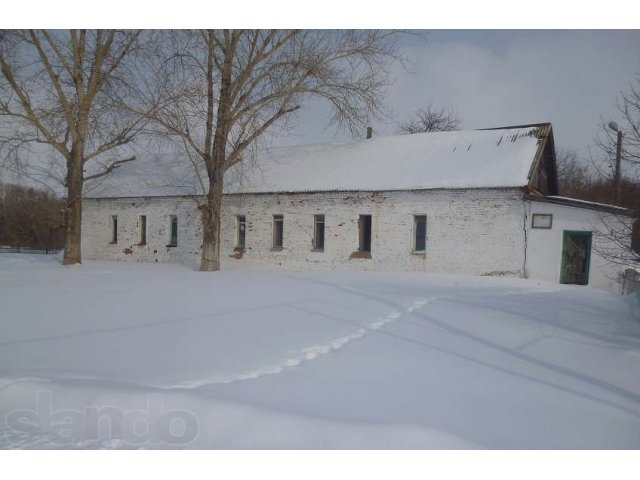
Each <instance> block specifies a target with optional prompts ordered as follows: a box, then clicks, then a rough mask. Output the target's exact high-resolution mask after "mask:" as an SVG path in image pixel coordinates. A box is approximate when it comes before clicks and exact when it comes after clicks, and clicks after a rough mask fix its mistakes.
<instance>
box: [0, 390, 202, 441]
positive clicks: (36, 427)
mask: <svg viewBox="0 0 640 480" xmlns="http://www.w3.org/2000/svg"><path fill="white" fill-rule="evenodd" d="M4 423H5V426H6V428H8V429H9V432H10V433H11V435H9V436H8V437H7V439H8V440H9V441H12V440H11V439H13V442H14V443H16V444H19V445H20V446H29V444H30V443H35V442H36V441H38V440H39V439H42V437H43V436H46V437H47V441H48V442H51V443H52V444H54V445H55V446H59V447H61V448H64V447H73V446H74V445H81V444H84V445H87V444H92V443H94V442H96V443H99V442H110V443H112V442H114V441H116V442H117V445H118V446H120V447H123V448H140V447H147V448H148V447H163V446H164V447H185V446H187V445H188V444H189V443H191V442H192V441H193V440H195V438H196V437H197V436H198V420H197V418H196V416H195V415H194V414H193V413H192V412H188V411H186V410H165V409H164V400H163V396H162V395H161V394H149V395H147V398H146V406H145V408H143V409H122V408H120V407H117V406H114V405H104V406H87V407H85V408H84V409H82V410H76V409H58V410H54V408H53V394H52V392H51V391H48V390H40V391H38V392H37V394H36V408H35V409H34V410H31V409H19V410H13V411H11V412H9V413H8V414H7V415H6V416H5V418H4Z"/></svg>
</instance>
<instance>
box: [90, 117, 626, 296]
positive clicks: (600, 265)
mask: <svg viewBox="0 0 640 480" xmlns="http://www.w3.org/2000/svg"><path fill="white" fill-rule="evenodd" d="M168 165H169V166H170V168H167V166H168ZM196 177H197V176H196V175H195V170H193V169H189V168H186V167H185V165H183V164H180V162H177V161H176V160H175V159H174V157H171V156H164V157H155V158H149V159H145V160H143V161H136V162H133V163H131V164H127V165H124V166H122V167H121V168H120V169H118V170H116V171H115V172H114V174H112V175H111V176H109V177H107V178H106V179H105V181H104V182H103V183H102V184H100V185H93V186H91V189H90V190H88V191H87V194H86V195H85V197H86V198H85V201H84V213H83V222H84V226H83V239H82V248H83V256H84V258H87V259H109V260H114V259H115V260H125V261H138V262H140V261H144V262H165V261H174V262H183V263H187V264H190V265H193V266H196V265H197V264H198V263H199V259H200V245H201V226H200V221H199V212H198V209H197V205H198V200H199V197H198V195H197V185H198V182H197V179H196ZM225 181H226V186H225V195H224V199H223V219H222V222H223V238H222V247H221V249H222V250H221V256H222V258H223V267H225V266H229V265H232V264H233V265H265V266H280V267H287V268H294V269H306V268H314V269H360V270H383V271H424V272H434V273H455V274H474V275H507V276H521V277H522V276H527V277H531V278H536V279H541V280H549V281H555V282H563V283H579V284H589V285H591V286H593V287H596V288H604V289H607V290H611V291H620V288H621V286H620V279H619V273H620V268H619V267H616V266H614V265H610V264H608V263H607V262H606V261H605V260H604V259H603V258H601V257H600V256H599V255H598V254H597V251H598V250H599V248H597V247H598V246H599V245H598V242H601V241H602V240H601V239H600V238H599V237H598V236H597V235H592V232H594V231H597V230H598V229H602V225H603V222H618V221H627V218H628V217H627V215H628V212H627V211H626V210H624V209H620V208H616V207H611V206H605V205H596V204H593V203H589V202H581V201H575V200H571V199H565V198H562V197H558V196H557V193H558V192H557V180H556V167H555V152H554V147H553V134H552V130H551V126H550V125H549V124H542V125H534V126H525V127H517V128H508V129H495V130H477V131H467V132H443V133H428V134H417V135H408V136H395V137H381V138H374V139H371V140H366V141H363V142H360V143H355V144H349V145H339V146H328V147H290V148H285V149H275V150H273V151H271V152H269V153H265V154H263V155H262V156H259V157H258V161H257V164H255V165H252V166H250V167H247V166H245V167H244V170H240V169H239V168H236V169H234V170H232V171H230V172H228V174H227V176H226V177H225ZM534 215H535V217H534ZM534 218H535V225H534ZM629 241H630V240H629Z"/></svg>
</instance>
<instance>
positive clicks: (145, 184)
mask: <svg viewBox="0 0 640 480" xmlns="http://www.w3.org/2000/svg"><path fill="white" fill-rule="evenodd" d="M540 132H541V130H540V129H539V126H526V127H519V128H505V129H495V130H468V131H455V132H433V133H419V134H413V135H395V136H381V137H374V138H372V139H369V140H362V141H360V142H355V143H348V144H340V145H322V146H299V147H280V148H271V149H268V150H263V151H262V152H261V153H259V154H258V155H257V157H256V159H255V160H254V161H251V162H244V163H242V164H240V165H237V166H235V167H233V168H231V169H230V170H229V171H228V172H227V173H226V175H225V193H268V192H316V191H384V190H417V189H437V188H492V187H494V188H496V187H523V186H525V185H527V184H528V183H529V175H530V172H531V169H532V165H533V163H534V160H535V158H536V155H537V152H538V149H539V137H540V135H541V134H540ZM198 185H199V183H198V181H197V179H196V175H195V169H194V168H193V167H191V166H190V164H189V162H185V161H184V159H182V160H180V159H178V158H176V156H173V157H172V156H170V155H152V156H147V157H145V158H142V156H140V155H139V156H138V160H136V161H134V162H130V163H127V164H124V165H122V166H121V167H120V168H118V169H116V170H115V171H114V172H113V173H112V174H110V175H109V176H107V177H105V178H104V180H103V181H102V182H101V183H100V184H99V185H95V184H94V185H90V186H89V188H88V190H87V192H86V196H87V197H137V196H167V195H190V194H193V193H196V192H197V191H198Z"/></svg>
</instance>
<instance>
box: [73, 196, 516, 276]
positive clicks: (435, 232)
mask: <svg viewBox="0 0 640 480" xmlns="http://www.w3.org/2000/svg"><path fill="white" fill-rule="evenodd" d="M523 208H524V206H523V202H522V193H521V191H520V190H518V189H467V190H428V191H398V192H345V193H338V192H331V193H296V194H242V195H225V198H224V204H223V219H222V221H223V239H222V251H221V255H222V259H223V267H224V266H229V265H242V264H244V265H269V266H282V267H287V268H294V269H308V268H316V269H360V270H384V271H410V270H415V271H429V272H439V273H466V274H480V275H522V268H523V262H524V230H523V228H524V225H523V218H524V212H523ZM278 214H279V215H283V216H284V248H283V249H282V251H272V234H273V225H272V221H273V215H278ZM315 214H323V215H325V248H324V251H323V252H313V251H312V237H313V216H314V215H315ZM360 214H370V215H372V220H373V224H372V248H371V250H372V252H371V259H358V258H351V254H352V253H353V252H355V251H356V250H357V249H358V217H359V215H360ZM111 215H118V226H119V239H118V244H116V245H112V244H110V243H109V242H110V241H111ZM140 215H146V216H147V229H148V231H147V245H144V246H140V245H138V243H139V241H140V233H139V217H140ZM171 215H177V216H178V222H179V223H178V224H179V233H178V246H177V247H167V246H166V245H167V243H168V242H169V225H170V216H171ZM237 215H244V216H245V217H246V222H247V234H246V249H245V251H244V252H243V253H242V255H241V258H236V257H238V256H240V255H237V254H236V252H234V247H235V244H236V216H237ZM413 215H427V249H426V254H425V255H419V254H413V253H412V248H413ZM198 216H199V213H198V211H197V208H196V205H195V202H194V201H193V200H192V199H189V198H168V197H160V198H144V199H143V198H135V199H87V200H85V202H84V213H83V218H84V225H83V255H84V258H86V259H109V260H124V261H134V262H135V261H144V262H154V261H155V262H165V261H170V262H183V263H187V264H189V265H193V266H195V265H197V264H198V261H199V249H200V243H201V240H200V238H201V231H200V225H199V219H198Z"/></svg>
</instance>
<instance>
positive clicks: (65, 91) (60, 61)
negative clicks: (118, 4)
mask: <svg viewBox="0 0 640 480" xmlns="http://www.w3.org/2000/svg"><path fill="white" fill-rule="evenodd" d="M140 35H141V33H140V32H139V31H118V30H96V31H86V30H79V31H76V30H71V31H68V32H63V31H47V30H41V31H34V30H29V31H6V32H2V33H1V34H0V72H1V73H0V119H2V124H1V125H0V126H1V127H2V130H1V131H0V132H1V137H2V138H0V140H2V145H3V148H4V151H3V153H4V154H5V155H13V154H15V155H19V152H20V150H21V149H22V148H23V147H26V146H29V145H39V146H41V147H43V146H44V148H41V149H40V150H39V151H38V153H39V155H40V157H41V160H42V157H44V158H47V159H48V161H40V162H39V163H38V162H37V163H36V164H32V167H33V172H34V175H42V174H44V175H48V176H50V177H53V178H54V179H57V180H59V181H60V182H61V183H62V184H63V185H64V187H65V189H66V205H65V253H64V260H63V262H64V264H65V265H68V264H74V263H81V261H82V259H81V245H80V240H81V221H82V189H83V184H84V182H85V181H87V180H89V179H93V178H98V177H101V176H104V175H107V174H108V173H110V172H111V171H113V170H114V169H115V168H118V167H119V166H120V165H121V164H122V163H125V162H128V161H131V160H133V159H134V157H130V158H122V157H121V156H120V155H122V149H121V148H122V147H123V146H124V145H127V144H128V143H129V142H131V141H132V139H133V137H134V135H135V134H136V133H137V132H138V131H139V129H140V128H141V126H142V125H143V123H144V118H143V117H141V116H139V115H134V114H132V113H131V109H129V108H126V107H128V106H129V105H128V104H129V103H130V102H131V101H132V98H134V97H133V95H132V92H134V91H135V90H136V86H135V84H134V82H131V79H130V76H129V74H130V71H128V67H127V65H126V60H128V59H129V57H130V56H131V55H132V53H133V52H134V51H135V50H136V47H137V46H138V44H139V40H140Z"/></svg>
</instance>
